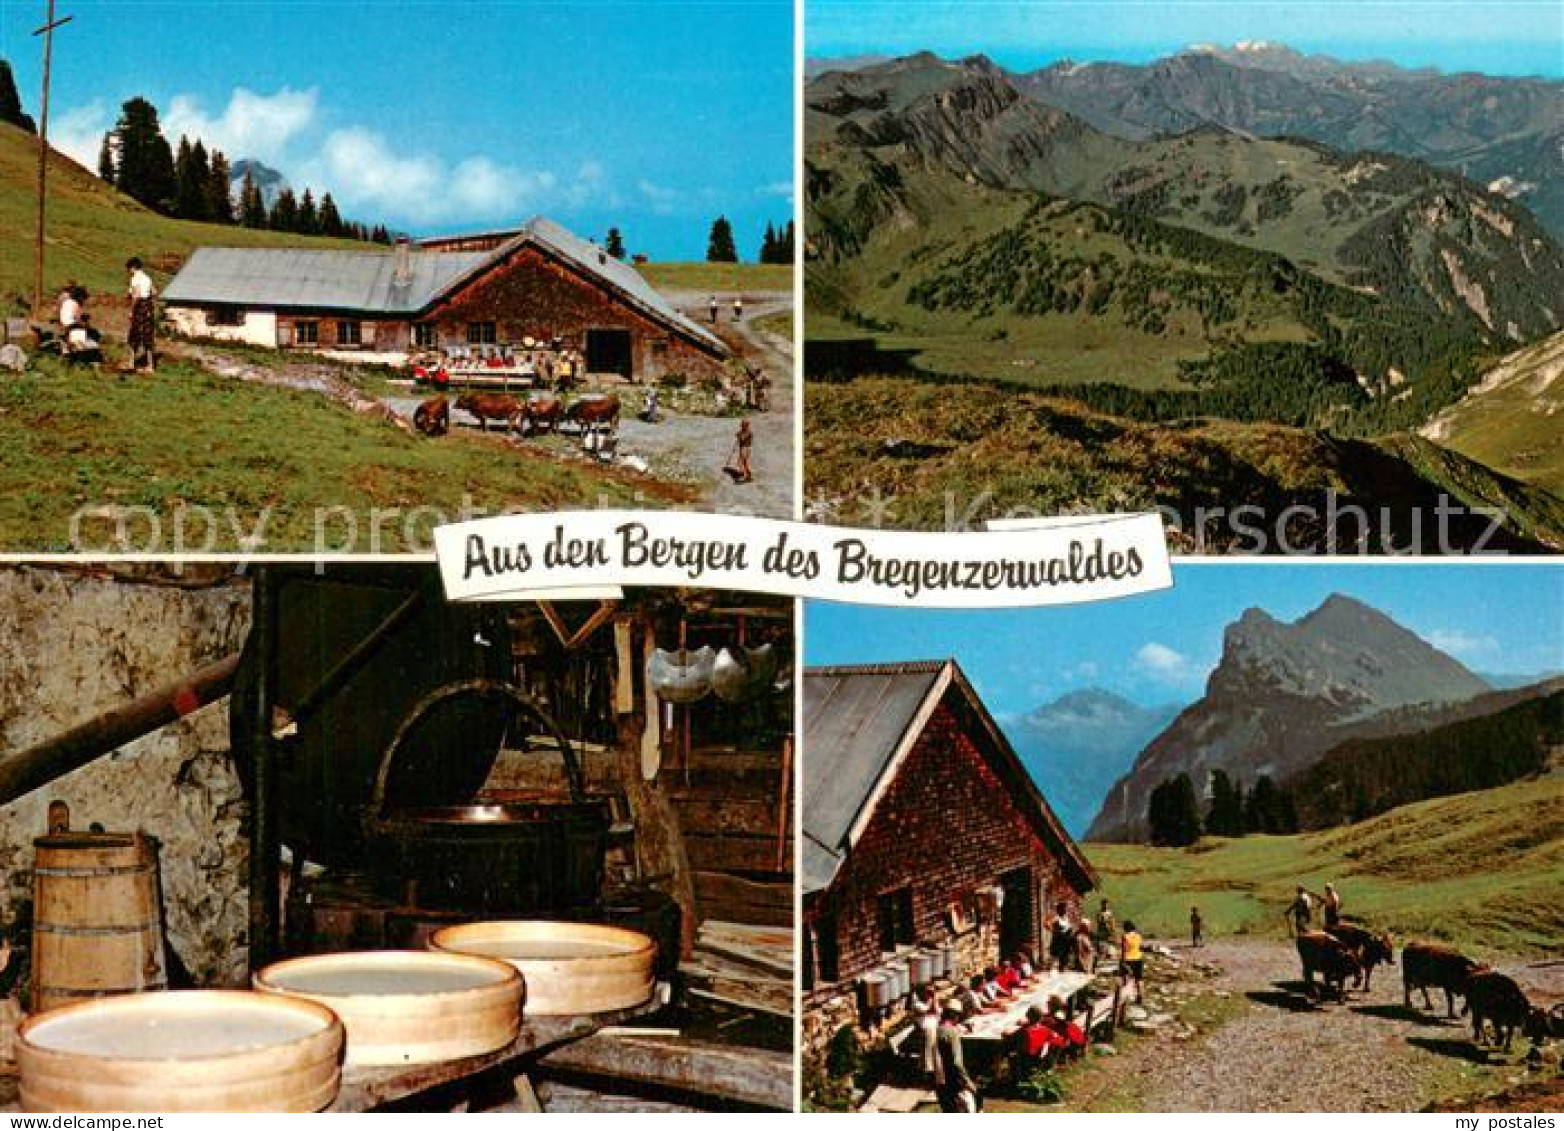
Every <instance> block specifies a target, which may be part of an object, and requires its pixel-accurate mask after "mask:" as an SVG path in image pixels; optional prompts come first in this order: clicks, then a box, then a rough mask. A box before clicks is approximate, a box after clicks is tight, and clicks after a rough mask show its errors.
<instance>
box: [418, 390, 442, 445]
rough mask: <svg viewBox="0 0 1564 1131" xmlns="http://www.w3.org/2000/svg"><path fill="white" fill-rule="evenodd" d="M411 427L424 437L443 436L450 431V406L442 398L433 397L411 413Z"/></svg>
mask: <svg viewBox="0 0 1564 1131" xmlns="http://www.w3.org/2000/svg"><path fill="white" fill-rule="evenodd" d="M413 427H414V428H416V429H418V430H419V431H420V432H422V433H423V434H424V435H425V436H444V435H445V434H446V433H447V432H448V431H450V429H451V405H450V402H449V401H447V400H446V399H445V398H444V397H433V398H431V399H429V400H427V401H425V402H424V403H423V404H421V405H419V406H418V409H417V411H415V412H414V413H413Z"/></svg>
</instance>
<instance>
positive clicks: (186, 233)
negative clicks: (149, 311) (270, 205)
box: [0, 122, 365, 310]
mask: <svg viewBox="0 0 1564 1131" xmlns="http://www.w3.org/2000/svg"><path fill="white" fill-rule="evenodd" d="M37 175H38V144H37V139H36V138H34V137H33V136H32V135H31V134H29V133H26V132H24V131H22V130H20V129H18V128H17V127H15V126H12V125H9V124H7V123H4V122H0V301H3V302H4V304H5V306H6V308H7V309H8V310H9V309H14V308H15V300H16V299H17V298H21V300H22V301H23V303H24V304H25V303H26V302H27V301H28V300H30V298H31V296H32V290H33V246H34V244H33V241H34V233H35V231H36V228H35V223H36V209H37V206H38V205H37V201H38V197H37V188H36V183H37V181H36V178H37ZM47 233H48V241H47V244H46V248H45V251H46V256H45V258H46V269H45V276H44V285H45V288H46V290H47V291H48V294H49V296H51V297H52V295H53V294H54V291H55V289H56V288H58V287H59V286H60V285H61V284H63V283H65V282H66V281H67V280H71V281H74V282H77V283H81V284H82V285H83V286H85V287H87V288H88V289H89V290H91V291H92V292H93V294H94V295H95V296H101V297H95V298H94V299H93V304H94V306H95V307H101V306H102V305H103V303H104V299H106V298H109V297H111V296H117V295H119V294H120V292H121V291H123V290H124V284H125V260H126V259H128V258H130V257H131V256H132V255H137V256H140V257H141V258H142V259H143V260H145V261H146V262H147V264H148V265H149V266H150V267H151V269H152V271H153V274H154V275H155V276H156V278H157V280H158V282H159V283H163V282H166V281H167V280H168V278H169V277H170V276H171V275H172V274H173V273H174V272H175V271H177V270H178V268H179V264H180V263H182V262H183V261H184V259H185V257H186V256H188V255H189V254H190V253H191V252H192V251H194V250H195V249H196V248H198V247H201V246H203V245H218V246H223V247H268V246H277V245H282V244H287V245H297V244H299V243H301V242H306V241H307V242H310V243H313V244H315V245H317V246H320V247H333V246H340V247H355V248H359V249H362V248H363V247H364V246H365V245H364V244H362V243H357V242H354V241H349V240H325V239H311V238H310V237H304V236H296V235H291V234H289V233H285V232H263V231H253V230H251V229H249V228H240V227H231V226H228V225H223V224H198V223H192V222H190V221H188V220H171V219H169V218H168V217H166V216H160V215H158V214H157V213H155V212H153V211H151V210H150V209H147V208H144V207H142V206H141V205H140V204H137V203H136V202H135V201H134V200H132V199H131V198H130V197H128V196H125V195H124V194H123V193H119V192H116V191H115V190H114V189H113V188H112V187H111V186H109V185H106V184H104V183H103V182H102V181H100V180H99V179H98V178H97V177H96V176H95V175H93V174H92V173H90V172H88V171H87V170H86V169H83V168H82V167H81V166H80V165H78V164H76V162H74V161H72V160H71V159H70V158H68V157H66V156H64V155H62V154H60V153H58V152H56V153H52V154H51V155H50V161H49V199H48V225H47Z"/></svg>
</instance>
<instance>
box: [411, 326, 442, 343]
mask: <svg viewBox="0 0 1564 1131" xmlns="http://www.w3.org/2000/svg"><path fill="white" fill-rule="evenodd" d="M439 340H440V335H439V334H438V333H436V332H435V328H434V323H433V322H414V323H413V344H414V345H415V346H417V347H419V348H420V349H432V348H433V347H434V346H435V345H436V343H438V342H439Z"/></svg>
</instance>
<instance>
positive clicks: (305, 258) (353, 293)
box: [163, 217, 729, 355]
mask: <svg viewBox="0 0 1564 1131" xmlns="http://www.w3.org/2000/svg"><path fill="white" fill-rule="evenodd" d="M529 244H530V245H532V246H534V247H537V248H538V249H539V250H540V251H542V252H543V253H544V254H545V255H550V256H553V257H554V258H556V259H558V260H562V261H564V262H565V263H566V264H567V265H568V266H571V267H573V268H574V269H575V270H577V271H579V272H581V273H582V274H585V275H587V276H588V277H590V278H593V279H595V280H596V281H597V282H599V283H601V284H603V285H604V286H606V287H608V288H609V289H610V290H611V291H613V292H615V293H616V294H618V295H619V297H620V298H621V299H622V300H623V301H624V302H626V303H628V304H629V305H631V306H633V307H635V308H637V309H638V310H640V311H641V313H643V314H645V315H646V316H648V317H650V318H652V319H653V320H655V321H657V322H660V323H662V324H664V325H666V326H668V327H669V328H670V329H673V330H676V331H678V332H679V333H681V334H683V335H684V336H686V337H688V338H691V339H693V340H695V341H696V342H697V343H699V344H701V345H703V346H705V347H706V348H708V349H710V350H712V351H714V352H716V353H720V354H724V355H725V354H727V353H728V352H729V350H728V347H727V345H726V343H724V342H723V341H722V339H721V338H718V337H717V336H716V335H715V334H712V333H711V332H710V331H708V330H706V329H705V328H704V327H702V326H699V325H697V324H696V323H695V322H693V321H691V320H690V319H688V318H686V317H685V316H684V315H682V314H680V313H679V312H678V311H677V310H675V309H674V308H673V306H672V304H670V303H669V302H668V300H667V299H665V298H664V297H663V296H662V295H660V294H659V293H658V292H657V290H656V288H654V287H653V286H652V285H651V284H650V283H648V282H647V281H646V280H645V279H644V278H643V277H642V276H641V274H640V272H638V271H636V270H635V268H633V267H631V266H630V265H628V264H626V263H621V262H620V261H619V260H617V259H615V258H614V257H613V256H611V255H609V254H608V253H607V252H605V251H603V250H602V249H600V248H598V247H597V246H596V245H595V244H593V243H590V242H589V241H587V240H584V239H582V238H581V237H579V236H577V235H575V234H573V233H572V232H570V231H569V230H567V229H566V228H564V227H563V226H561V225H559V224H556V223H555V222H554V221H552V220H547V219H544V218H543V217H536V218H534V219H532V220H529V221H528V222H527V223H526V225H524V226H523V227H522V228H521V229H520V230H519V231H518V232H517V233H516V235H514V236H513V237H511V238H510V239H507V240H506V241H505V242H504V243H502V244H500V245H499V246H498V247H495V248H493V249H492V250H488V251H426V250H421V249H419V248H417V247H412V248H410V249H409V250H408V252H407V253H406V258H407V267H408V272H407V277H406V279H404V280H398V278H397V260H398V255H397V254H396V252H394V251H391V250H385V251H379V250H376V251H370V250H363V251H360V250H357V249H353V250H343V249H335V248H333V249H316V248H286V247H279V248H250V247H244V248H239V247H203V248H197V249H196V251H195V252H194V253H193V254H192V255H191V256H190V258H189V259H187V260H186V261H185V264H184V266H183V267H182V268H180V271H179V273H178V274H177V275H175V276H174V278H173V280H172V281H171V282H170V283H169V284H168V286H167V287H166V288H165V289H164V291H163V299H164V301H165V302H168V303H172V304H175V305H181V304H183V305H196V306H242V307H252V308H258V309H265V310H290V311H306V310H307V311H328V312H332V313H356V314H366V315H375V316H379V317H392V318H395V317H403V318H411V317H416V316H417V315H420V314H422V313H423V312H424V311H426V310H428V309H429V308H430V307H432V306H434V305H435V304H436V303H437V302H439V301H440V300H441V299H442V298H444V297H446V296H447V295H449V294H451V293H453V292H454V291H456V290H457V289H459V288H460V287H461V286H462V285H464V284H465V283H467V282H468V281H469V280H471V279H473V278H476V277H477V276H479V275H481V274H482V273H483V272H485V271H487V270H488V269H489V268H490V267H492V266H494V265H497V264H498V263H500V262H502V261H503V260H504V259H506V258H508V257H509V256H510V255H512V254H513V253H514V252H516V251H517V250H519V249H520V248H522V247H524V246H527V245H529Z"/></svg>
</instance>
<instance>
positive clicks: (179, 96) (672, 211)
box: [0, 0, 793, 259]
mask: <svg viewBox="0 0 1564 1131" xmlns="http://www.w3.org/2000/svg"><path fill="white" fill-rule="evenodd" d="M43 10H44V3H43V2H42V0H27V2H25V3H24V2H21V0H0V57H5V58H7V59H9V60H11V63H12V65H13V67H14V68H15V69H16V71H17V81H18V84H19V86H20V88H21V91H22V96H23V100H24V102H25V104H26V106H27V108H28V109H29V110H30V111H36V109H37V101H38V82H39V78H38V76H39V70H40V68H41V60H40V54H39V48H38V41H37V40H36V39H34V38H32V36H31V34H30V33H31V31H32V29H33V28H35V27H36V26H38V25H39V24H40V23H42V22H43V20H42V12H43ZM60 12H61V13H62V14H64V13H70V14H73V15H74V16H75V17H76V18H75V21H74V22H73V23H72V24H70V25H69V26H68V27H66V28H64V29H63V30H62V31H60V32H59V34H58V36H57V39H56V45H57V50H56V53H55V86H54V91H55V95H54V102H53V111H52V127H51V136H52V137H53V138H54V139H55V141H56V142H57V144H59V145H60V146H61V148H65V149H66V150H67V151H68V152H73V154H74V155H77V156H78V157H79V158H81V157H85V158H86V159H87V160H88V161H89V162H95V159H96V153H97V145H98V139H99V138H100V137H101V135H102V133H103V131H104V130H105V129H106V128H108V126H109V125H111V124H112V122H113V119H114V118H115V117H116V116H117V113H118V108H119V105H120V103H121V102H123V101H124V100H125V99H126V98H128V97H130V96H132V95H135V94H142V95H145V96H146V97H147V98H149V99H151V101H152V102H153V103H154V104H155V105H156V106H157V107H158V108H159V110H160V111H161V112H162V115H163V119H164V123H165V132H169V133H171V134H173V135H177V133H178V132H180V131H181V130H185V131H190V132H199V133H201V134H203V135H204V136H206V138H207V141H208V144H213V143H214V142H215V144H217V145H218V146H219V147H220V148H222V149H224V151H225V152H226V153H227V154H228V156H229V157H230V158H238V157H242V156H255V157H260V158H261V159H263V160H265V161H266V162H267V163H268V164H271V165H274V166H276V167H277V168H279V169H281V170H282V171H283V172H284V173H285V174H287V175H288V177H289V179H290V181H292V182H293V183H294V184H295V185H300V186H302V184H304V183H313V184H314V185H315V186H316V195H317V196H318V195H319V194H320V190H321V189H322V188H329V189H330V190H331V191H332V192H333V194H334V196H335V197H336V199H337V201H338V203H339V204H340V205H342V206H343V207H344V211H346V212H351V213H353V214H355V215H359V216H363V217H366V218H369V219H379V218H384V219H386V220H388V221H389V222H391V223H393V224H396V225H399V226H402V227H404V228H406V229H408V230H411V231H414V232H437V231H451V230H460V229H463V228H472V227H476V226H481V225H484V224H493V223H506V222H512V221H516V220H519V219H525V218H526V217H527V216H529V215H531V214H533V213H537V212H542V213H546V214H548V215H551V216H553V217H555V218H556V219H559V220H560V221H562V222H563V223H565V224H567V225H568V226H570V227H572V228H574V229H575V230H576V231H578V232H580V233H581V234H582V235H588V236H596V237H600V236H601V235H602V233H603V232H604V231H606V229H607V227H608V225H610V224H618V225H619V226H620V227H621V228H622V229H623V230H624V232H625V236H626V239H627V242H628V243H629V246H630V249H631V250H632V251H644V252H647V253H649V254H651V255H652V256H653V257H654V258H663V259H668V258H701V257H703V256H704V254H705V248H706V242H705V241H706V234H707V230H708V228H709V225H710V222H711V220H712V218H713V217H715V216H716V215H718V214H719V213H726V214H727V215H728V216H729V218H730V219H732V220H733V222H734V226H735V230H736V233H737V236H738V241H739V250H740V253H741V255H743V256H744V257H745V258H753V257H754V256H755V254H756V252H757V250H758V246H759V242H760V235H761V233H762V231H763V230H764V228H765V225H766V222H767V221H768V220H775V221H784V220H786V218H787V217H788V216H790V215H791V213H792V202H791V193H792V185H793V142H792V135H793V94H792V90H793V4H792V0H737V2H735V0H727V2H723V3H706V2H691V0H679V2H674V3H652V2H633V0H631V2H619V3H609V2H606V0H571V2H558V0H556V2H509V3H493V2H476V3H419V2H416V0H415V2H412V3H400V2H398V3H392V2H389V0H365V2H359V3H345V2H325V3H322V2H303V0H291V2H290V0H269V2H264V3H262V2H253V0H248V2H234V0H204V2H202V3H195V2H184V3H168V2H166V0H60ZM171 140H177V137H174V138H171Z"/></svg>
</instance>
